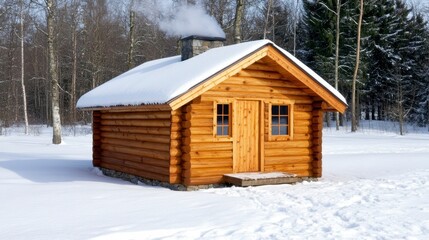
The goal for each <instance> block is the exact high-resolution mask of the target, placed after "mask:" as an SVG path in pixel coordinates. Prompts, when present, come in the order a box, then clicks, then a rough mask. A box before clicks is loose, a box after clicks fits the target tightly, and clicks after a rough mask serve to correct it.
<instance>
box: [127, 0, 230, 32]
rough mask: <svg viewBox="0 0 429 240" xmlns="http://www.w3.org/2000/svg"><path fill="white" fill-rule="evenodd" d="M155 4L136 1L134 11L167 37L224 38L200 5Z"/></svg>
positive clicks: (216, 24) (220, 29)
mask: <svg viewBox="0 0 429 240" xmlns="http://www.w3.org/2000/svg"><path fill="white" fill-rule="evenodd" d="M160 2H164V4H157V3H155V2H152V1H138V2H136V3H135V9H136V10H137V11H139V12H142V13H143V14H144V15H145V16H146V17H148V18H149V19H151V21H153V22H155V23H157V24H158V25H159V27H160V29H161V30H162V31H164V32H165V33H167V35H169V36H178V37H186V36H190V35H200V36H206V37H222V38H224V37H225V33H224V32H223V30H222V28H221V27H220V25H219V24H218V22H217V21H216V19H215V18H214V17H212V16H210V15H209V14H208V13H207V12H206V11H205V9H204V8H203V7H202V6H200V5H187V4H182V5H179V6H174V5H173V4H165V1H160Z"/></svg>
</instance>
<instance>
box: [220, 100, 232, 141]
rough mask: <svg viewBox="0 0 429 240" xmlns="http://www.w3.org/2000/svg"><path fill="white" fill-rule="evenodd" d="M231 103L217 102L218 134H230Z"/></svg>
mask: <svg viewBox="0 0 429 240" xmlns="http://www.w3.org/2000/svg"><path fill="white" fill-rule="evenodd" d="M230 110H231V109H230V105H229V104H217V110H216V111H217V114H216V135H217V136H230V135H231V134H230V133H231V127H230V120H231V119H230V116H231V115H230Z"/></svg>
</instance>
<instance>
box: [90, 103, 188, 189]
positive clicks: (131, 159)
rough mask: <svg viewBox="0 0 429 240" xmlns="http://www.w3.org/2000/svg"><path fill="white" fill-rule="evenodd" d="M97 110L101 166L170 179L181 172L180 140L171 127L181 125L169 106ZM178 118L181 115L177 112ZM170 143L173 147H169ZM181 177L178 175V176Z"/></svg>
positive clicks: (158, 178) (138, 174) (164, 179)
mask: <svg viewBox="0 0 429 240" xmlns="http://www.w3.org/2000/svg"><path fill="white" fill-rule="evenodd" d="M154 110H155V111H138V110H137V111H131V112H127V111H124V110H121V111H115V110H112V109H109V110H108V111H97V112H98V114H99V115H97V117H98V119H97V120H98V124H99V125H97V127H98V128H97V129H98V131H99V134H98V135H97V136H98V138H99V140H98V142H97V148H98V149H99V156H100V157H99V159H100V164H99V166H101V167H106V168H109V169H113V170H117V171H121V172H125V173H128V174H133V175H137V176H141V177H145V178H149V179H155V180H160V181H166V182H169V181H170V180H171V179H175V181H176V182H177V175H180V172H181V166H180V161H179V159H180V156H181V154H182V152H181V150H180V144H179V143H178V141H177V140H171V139H172V138H173V137H174V138H176V139H177V138H180V136H178V135H177V133H176V134H173V133H172V131H171V129H180V126H178V125H180V123H179V120H178V119H177V118H178V116H176V115H175V116H174V117H172V112H171V110H168V111H160V110H159V109H157V108H154ZM179 118H180V115H179ZM172 146H173V150H172ZM179 180H180V179H179Z"/></svg>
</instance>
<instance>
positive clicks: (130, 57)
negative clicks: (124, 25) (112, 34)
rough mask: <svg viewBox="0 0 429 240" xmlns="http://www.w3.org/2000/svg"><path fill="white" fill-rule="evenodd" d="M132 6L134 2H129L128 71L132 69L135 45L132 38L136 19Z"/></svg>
mask: <svg viewBox="0 0 429 240" xmlns="http://www.w3.org/2000/svg"><path fill="white" fill-rule="evenodd" d="M133 5H134V1H131V6H130V25H129V27H130V32H129V34H130V36H129V41H130V46H129V48H128V69H131V68H133V67H134V45H135V38H134V26H135V19H136V13H135V12H134V11H133V10H132V7H133Z"/></svg>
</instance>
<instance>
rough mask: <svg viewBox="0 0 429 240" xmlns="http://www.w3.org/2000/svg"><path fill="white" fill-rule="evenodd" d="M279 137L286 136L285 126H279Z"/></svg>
mask: <svg viewBox="0 0 429 240" xmlns="http://www.w3.org/2000/svg"><path fill="white" fill-rule="evenodd" d="M280 135H287V126H280Z"/></svg>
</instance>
